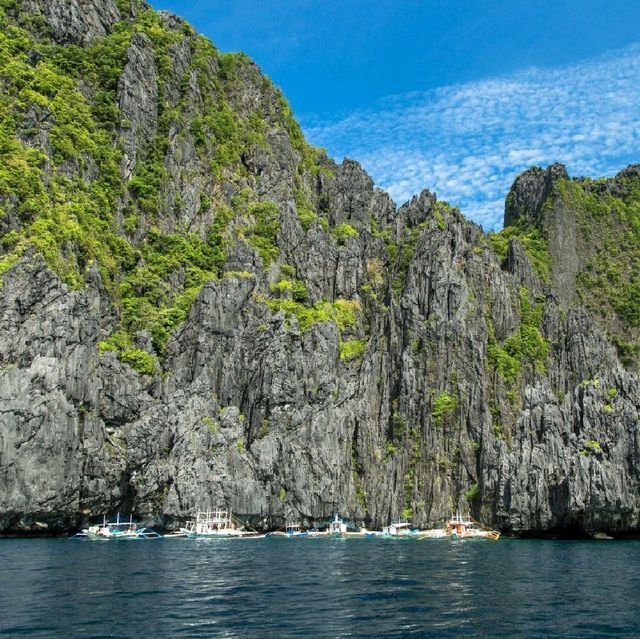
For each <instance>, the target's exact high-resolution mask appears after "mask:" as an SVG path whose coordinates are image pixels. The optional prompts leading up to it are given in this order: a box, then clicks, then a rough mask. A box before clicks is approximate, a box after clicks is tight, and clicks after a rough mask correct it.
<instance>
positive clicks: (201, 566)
mask: <svg viewBox="0 0 640 639" xmlns="http://www.w3.org/2000/svg"><path fill="white" fill-rule="evenodd" d="M639 596H640V542H621V541H620V542H619V541H606V542H592V541H572V542H570V541H523V540H509V539H501V540H500V541H498V542H492V541H479V540H473V541H463V542H450V541H448V540H440V541H436V540H431V541H396V540H375V539H372V540H339V539H336V540H329V539H316V540H311V539H305V540H288V539H255V540H198V541H196V540H188V539H171V540H170V539H158V540H147V541H120V542H91V541H86V540H85V541H78V540H75V541H73V540H65V539H47V540H44V539H43V540H37V539H36V540H34V539H30V540H26V539H25V540H10V539H4V540H0V635H1V636H16V637H18V636H20V637H24V636H26V637H82V638H83V639H88V638H90V637H119V638H122V637H374V636H379V637H404V636H419V637H556V638H557V637H576V638H577V637H580V638H583V637H632V636H633V637H639V636H640V606H639V604H638V598H639Z"/></svg>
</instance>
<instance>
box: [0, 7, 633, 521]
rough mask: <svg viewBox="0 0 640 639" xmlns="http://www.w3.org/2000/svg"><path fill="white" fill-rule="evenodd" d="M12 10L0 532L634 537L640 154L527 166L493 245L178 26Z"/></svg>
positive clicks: (3, 44)
mask: <svg viewBox="0 0 640 639" xmlns="http://www.w3.org/2000/svg"><path fill="white" fill-rule="evenodd" d="M0 7H1V12H2V17H1V19H0V26H1V29H0V36H1V38H0V63H1V64H0V66H1V69H0V73H1V74H2V79H3V83H2V89H1V91H2V94H1V95H2V102H1V108H2V115H3V118H2V121H3V125H2V130H1V131H0V154H1V155H2V163H1V165H2V168H1V169H0V207H1V214H0V234H1V236H2V240H1V247H2V248H1V251H2V252H1V253H0V272H2V281H3V284H2V288H1V289H0V532H28V531H36V532H57V531H64V530H70V529H74V528H76V527H78V526H79V525H81V524H82V523H83V522H86V521H87V520H89V519H91V518H92V517H96V516H100V515H101V514H102V513H105V512H107V513H112V512H115V511H118V510H119V511H120V512H129V511H133V512H135V513H137V514H139V515H140V516H141V517H143V518H145V519H146V520H147V521H149V522H151V523H158V524H163V525H165V526H167V527H171V526H173V525H176V524H178V523H180V522H181V521H183V520H184V519H185V518H187V517H188V516H190V515H191V514H193V512H194V511H195V510H197V509H198V508H199V507H206V506H216V505H219V504H226V505H228V506H229V507H230V508H232V509H233V511H234V512H236V513H238V514H239V515H241V516H242V517H243V518H247V519H250V520H251V521H252V522H253V523H254V524H257V525H261V526H263V527H269V526H275V525H278V524H280V523H282V521H283V520H284V519H285V518H291V517H293V518H297V519H302V520H307V522H309V523H312V522H314V521H315V522H317V521H321V520H323V519H325V518H326V517H328V516H330V515H331V514H332V513H333V512H334V511H339V512H341V513H342V514H343V515H344V516H346V517H348V518H349V519H351V520H353V521H357V522H361V521H364V522H366V523H367V524H368V525H372V526H373V525H376V526H377V525H381V524H384V523H387V522H388V521H389V520H392V519H397V518H399V517H409V518H411V519H412V520H413V521H414V523H415V524H417V525H420V526H429V525H435V524H437V523H439V522H440V521H441V520H442V519H443V518H445V517H447V516H448V515H449V514H450V512H451V510H452V509H455V508H456V507H457V506H460V507H462V508H464V509H466V508H467V507H469V508H470V509H471V511H472V513H473V514H474V515H475V516H476V517H477V518H480V519H482V520H483V521H484V522H485V523H487V524H491V525H495V526H497V527H499V528H501V529H502V530H505V531H510V532H528V533H532V532H543V531H551V530H558V531H578V530H581V531H596V530H607V531H611V532H618V533H619V532H627V533H633V532H637V531H638V528H639V526H640V491H639V480H640V426H639V425H638V424H639V417H638V408H639V406H640V383H639V382H638V377H637V359H636V357H637V346H636V345H637V341H638V327H639V326H640V313H639V312H638V311H637V310H636V298H638V301H640V287H637V286H636V284H635V281H636V280H635V278H636V277H637V275H638V272H639V271H638V269H639V267H640V256H639V257H638V258H636V251H637V248H636V247H637V246H638V245H639V244H638V242H637V241H638V239H640V238H638V237H636V233H640V224H638V220H640V210H639V206H640V173H639V170H638V168H637V167H630V168H628V169H626V170H625V171H623V172H621V173H620V174H619V175H618V176H617V177H616V178H612V179H610V180H601V181H590V180H570V179H569V177H568V176H567V174H566V171H565V170H564V167H561V166H559V165H554V166H552V167H549V168H548V169H546V170H543V169H531V170H530V171H527V172H526V173H525V174H523V175H522V176H520V177H519V178H518V179H517V180H516V182H515V183H514V186H513V188H512V190H511V192H510V194H509V195H508V197H507V203H506V213H505V225H506V228H505V230H504V231H503V232H502V233H500V234H497V235H496V234H489V235H487V234H485V233H483V231H482V230H481V229H480V228H479V227H477V226H476V225H474V224H472V223H470V222H469V221H467V220H465V219H464V218H463V217H462V216H461V214H460V213H459V212H458V211H457V210H456V209H453V208H451V207H449V206H448V205H446V204H445V203H443V202H439V201H437V200H436V197H435V195H433V194H431V193H429V192H428V191H424V192H423V193H421V194H420V195H419V196H417V197H415V198H413V200H411V201H410V202H408V203H406V204H404V205H403V206H401V207H399V208H397V207H396V205H395V204H394V203H393V202H392V201H391V199H390V198H389V197H388V196H387V195H386V194H385V193H384V192H382V191H380V190H379V189H376V188H375V187H374V185H373V183H372V181H371V179H370V178H369V177H368V176H367V175H366V173H365V172H364V171H363V170H362V168H361V167H360V166H359V165H358V164H357V163H356V162H352V161H348V160H345V161H344V162H343V163H342V164H341V165H337V164H335V163H334V162H333V161H331V160H330V159H329V158H327V157H326V155H325V154H324V153H323V152H321V151H319V150H316V149H313V148H312V147H310V146H308V145H307V144H306V142H305V141H304V139H303V137H302V134H301V132H300V129H299V127H298V125H297V124H296V122H295V121H294V120H293V118H292V115H291V112H290V109H289V107H288V105H287V104H286V102H285V100H284V99H283V98H282V96H281V95H280V93H279V91H278V90H277V89H276V88H275V87H274V86H273V85H272V84H271V83H270V82H269V80H268V79H266V78H265V77H264V76H263V75H262V74H261V73H260V71H259V69H258V68H257V67H256V66H255V65H254V64H253V63H252V62H251V61H250V60H248V59H247V58H246V57H244V56H242V55H240V54H235V55H230V54H220V53H219V52H218V51H217V50H216V49H215V47H213V45H211V43H209V42H208V41H207V40H206V39H204V38H202V37H201V36H198V35H196V34H195V33H194V32H193V30H192V29H191V28H190V27H189V26H188V25H187V24H185V23H184V22H182V21H181V20H180V19H178V18H176V17H175V16H172V15H169V14H166V13H155V12H153V11H151V10H149V9H148V7H146V6H145V5H144V4H143V3H141V2H137V1H136V0H132V1H131V2H128V1H122V0H120V1H114V0H93V1H92V2H76V0H73V1H72V2H69V1H68V0H53V1H51V2H39V1H38V0H3V2H2V3H0ZM636 226H637V228H638V229H639V230H638V231H636Z"/></svg>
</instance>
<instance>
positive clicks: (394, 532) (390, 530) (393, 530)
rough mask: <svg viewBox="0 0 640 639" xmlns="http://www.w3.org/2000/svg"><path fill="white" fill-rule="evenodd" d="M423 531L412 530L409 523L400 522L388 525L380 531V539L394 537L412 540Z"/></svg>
mask: <svg viewBox="0 0 640 639" xmlns="http://www.w3.org/2000/svg"><path fill="white" fill-rule="evenodd" d="M421 532H423V531H420V530H418V529H417V528H412V527H411V523H410V522H408V521H400V522H398V523H395V524H390V525H389V526H385V527H384V528H383V529H382V535H381V536H382V537H394V538H400V539H414V538H416V537H418V536H419V535H420V533H421Z"/></svg>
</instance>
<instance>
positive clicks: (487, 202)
mask: <svg viewBox="0 0 640 639" xmlns="http://www.w3.org/2000/svg"><path fill="white" fill-rule="evenodd" d="M152 3H153V5H154V7H155V8H158V9H161V8H162V9H168V10H170V11H173V12H174V13H177V14H179V15H181V16H183V17H185V18H186V19H187V20H189V22H191V23H192V24H193V25H194V26H195V27H196V28H197V29H198V30H199V31H200V32H202V33H204V34H205V35H207V36H209V37H211V39H212V40H213V41H214V43H215V44H216V46H218V48H219V49H221V50H223V51H239V50H242V51H245V52H246V53H247V54H249V55H250V56H251V57H252V58H253V59H254V60H255V61H256V62H257V63H258V64H259V65H260V67H261V68H262V70H263V71H264V72H265V73H266V74H267V75H269V76H270V77H271V78H272V79H273V80H274V82H275V83H276V84H278V85H279V86H280V87H281V88H282V89H283V92H284V93H285V95H286V96H287V98H288V99H289V101H290V102H291V104H292V107H293V109H294V111H295V112H296V114H297V116H298V118H299V120H300V121H301V123H302V125H303V129H304V130H305V132H306V134H307V136H308V138H309V140H310V141H311V142H312V143H314V144H317V145H319V146H324V147H325V148H327V150H328V151H329V154H330V155H331V156H333V157H334V158H335V159H336V160H338V161H340V160H341V159H342V157H343V156H345V155H346V156H349V157H352V158H354V159H356V160H358V161H360V162H361V163H362V164H363V166H364V167H365V169H367V171H368V172H369V173H370V174H371V175H372V176H373V178H374V180H375V181H376V183H377V184H378V185H379V186H381V187H383V188H385V189H386V190H388V191H389V192H390V193H391V195H392V196H393V197H394V199H395V200H396V201H397V202H399V203H401V202H402V201H404V200H406V199H408V198H409V197H410V196H411V195H412V194H414V193H417V192H419V191H420V190H421V189H422V188H425V187H426V188H429V189H431V190H433V191H436V192H437V194H438V196H439V197H442V198H444V199H447V200H449V201H450V202H451V203H453V204H456V205H459V206H460V207H461V208H462V210H463V212H464V213H465V215H466V216H467V217H469V218H471V219H474V220H475V221H477V222H478V223H481V224H482V225H483V226H484V227H485V229H489V228H498V227H499V226H500V224H501V222H502V211H503V202H504V197H505V194H506V192H507V190H508V188H509V186H510V184H511V181H512V180H513V178H514V177H515V175H517V173H519V172H520V171H522V170H523V169H525V168H527V167H528V166H530V165H532V164H539V165H546V164H548V163H551V162H554V161H562V162H565V163H566V164H567V166H568V169H569V171H570V173H571V174H574V175H578V174H581V175H582V174H583V175H591V176H598V175H610V174H613V173H615V172H616V171H617V170H619V169H621V168H623V167H624V166H626V164H628V163H630V162H633V161H636V162H640V126H639V125H640V44H636V43H640V32H639V31H638V26H640V2H638V1H637V0H610V1H609V2H604V1H601V0H573V1H572V2H569V1H568V0H553V1H550V0H536V1H534V0H520V1H519V2H518V1H515V0H512V1H506V0H502V1H498V0H493V1H489V0H474V1H470V0H430V1H422V2H420V1H418V0H403V1H402V2H400V1H394V0H386V1H383V0H368V1H362V0H361V1H357V0H341V1H339V2H338V1H335V0H315V1H311V0H262V1H260V2H258V1H256V0H201V1H200V2H197V3H194V2H190V3H187V2H178V1H177V0H153V2H152Z"/></svg>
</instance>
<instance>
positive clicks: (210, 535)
mask: <svg viewBox="0 0 640 639" xmlns="http://www.w3.org/2000/svg"><path fill="white" fill-rule="evenodd" d="M180 532H182V533H184V534H185V535H186V536H187V537H189V538H190V539H240V538H251V537H264V535H261V534H260V533H258V532H255V531H251V530H245V529H244V528H243V527H242V526H237V525H236V522H235V520H234V518H233V516H232V514H231V511H229V510H211V511H200V512H198V513H197V515H196V519H195V521H188V522H187V523H186V524H185V526H184V528H181V529H180Z"/></svg>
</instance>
